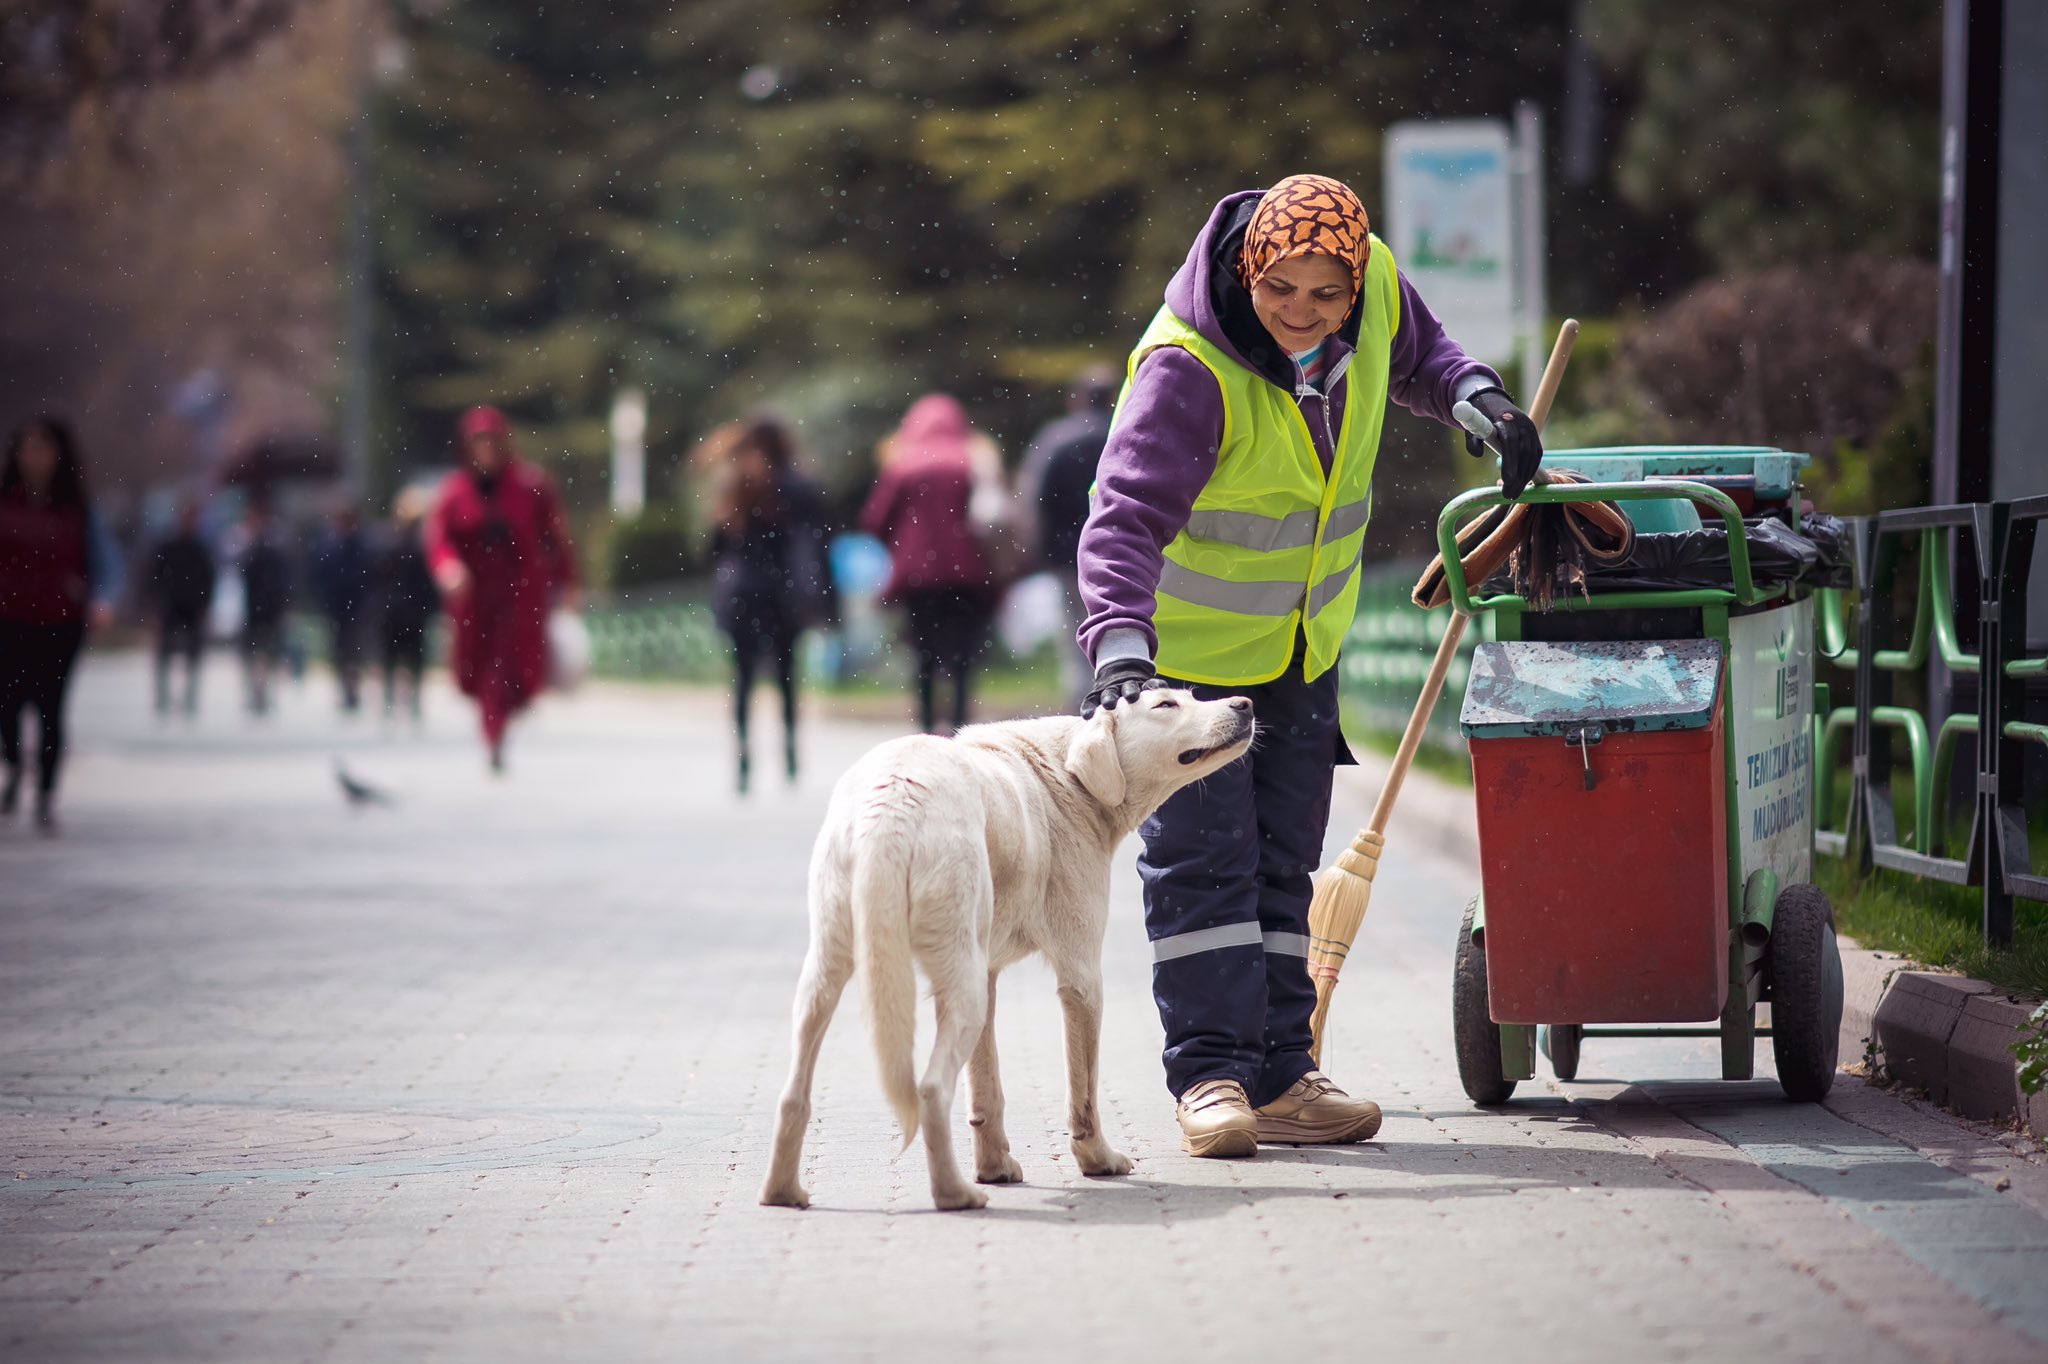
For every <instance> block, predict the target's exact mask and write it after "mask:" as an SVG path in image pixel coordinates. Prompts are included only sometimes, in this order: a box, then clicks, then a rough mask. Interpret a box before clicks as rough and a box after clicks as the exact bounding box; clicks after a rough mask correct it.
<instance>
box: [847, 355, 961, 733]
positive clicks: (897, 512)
mask: <svg viewBox="0 0 2048 1364" xmlns="http://www.w3.org/2000/svg"><path fill="white" fill-rule="evenodd" d="M885 449H886V450H887V460H886V462H885V463H884V465H883V468H882V476H881V478H880V479H879V480H878V481H877V482H876V484H875V490H874V492H873V493H872V494H870V495H869V497H868V504H867V507H866V509H865V510H863V511H862V512H861V517H860V523H861V529H863V530H865V531H867V532H868V533H869V534H870V535H875V536H879V537H880V538H881V539H882V540H884V541H886V542H887V543H888V546H889V558H890V573H889V583H888V586H887V587H886V588H884V589H883V592H882V600H884V601H885V602H900V603H902V605H903V610H904V614H905V615H906V616H908V617H909V622H910V643H911V647H912V649H914V650H915V651H916V653H917V714H918V725H919V727H920V728H921V729H923V730H924V732H925V733H927V734H936V733H938V725H937V720H936V714H937V695H936V692H937V685H938V678H939V675H940V674H941V673H944V674H946V676H948V677H949V678H950V679H951V680H952V684H953V698H952V699H953V706H952V715H953V728H954V729H956V730H957V729H959V728H960V727H961V726H963V725H965V724H966V723H967V710H968V702H969V695H968V692H969V682H970V678H971V676H972V672H973V668H974V664H975V660H976V659H978V658H979V657H980V656H981V651H982V648H983V646H984V644H985V643H986V642H987V637H988V621H989V609H990V601H989V597H990V592H991V588H992V586H993V575H992V574H991V572H990V565H989V562H988V556H987V554H986V553H984V552H983V550H982V547H981V545H980V543H979V542H978V541H977V540H976V539H975V536H974V532H973V529H972V527H971V525H970V523H969V517H968V505H969V503H970V502H971V501H972V499H973V496H974V487H975V469H974V432H973V430H972V429H971V428H970V427H969V426H968V424H967V413H966V411H965V409H963V408H962V407H961V406H960V404H959V403H957V402H955V401H954V400H953V399H951V398H949V397H947V396H946V395H944V394H943V393H933V394H928V395H927V396H925V397H922V398H919V399H918V400H917V401H916V402H915V403H912V404H911V406H910V410H909V411H908V412H906V413H905V414H904V416H903V424H902V425H901V426H899V427H898V428H897V429H896V431H895V433H894V434H893V435H891V436H890V437H889V438H888V440H887V442H886V443H885Z"/></svg>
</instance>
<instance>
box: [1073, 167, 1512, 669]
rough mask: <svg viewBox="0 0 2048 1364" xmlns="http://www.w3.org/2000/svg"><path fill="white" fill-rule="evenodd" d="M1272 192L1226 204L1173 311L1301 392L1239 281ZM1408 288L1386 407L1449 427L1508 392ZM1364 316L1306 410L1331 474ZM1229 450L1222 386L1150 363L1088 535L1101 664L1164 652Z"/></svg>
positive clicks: (1136, 380)
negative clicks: (1163, 624)
mask: <svg viewBox="0 0 2048 1364" xmlns="http://www.w3.org/2000/svg"><path fill="white" fill-rule="evenodd" d="M1263 193H1264V191H1262V190H1245V191H1241V192H1239V193H1237V194H1232V195H1229V196H1227V197H1225V198H1224V199H1223V200H1222V201H1221V202H1220V203H1218V204H1217V205H1216V209H1215V211H1214V212H1213V213H1211V214H1210V215H1209V222H1208V225H1207V226H1206V227H1204V228H1203V229H1202V233H1201V235H1200V236H1199V237H1197V238H1195V244H1194V246H1193V247H1191V248H1190V249H1189V251H1188V258H1187V262H1186V263H1185V264H1184V265H1182V266H1181V268H1180V269H1179V270H1178V271H1176V272H1175V274H1174V276H1173V279H1172V281H1171V282H1170V283H1168V284H1167V286H1166V306H1167V307H1169V308H1171V309H1172V310H1173V314H1174V316H1175V317H1178V318H1180V319H1181V320H1182V321H1183V322H1186V323H1188V324H1189V325H1191V326H1193V327H1194V328H1195V330H1196V331H1198V332H1200V333H1201V334H1202V336H1203V338H1204V339H1205V340H1207V341H1209V342H1210V343H1211V344H1213V345H1215V346H1216V347H1217V348H1219V349H1220V350H1222V352H1223V353H1224V354H1225V355H1227V356H1229V357H1230V358H1231V359H1233V360H1235V361H1237V362H1238V363H1239V364H1241V365H1243V366H1244V367H1245V368H1246V369H1248V370H1251V371H1252V372H1253V373H1255V374H1259V375H1261V376H1262V377H1264V378H1266V379H1267V380H1269V381H1270V382H1272V383H1274V384H1277V385H1279V386H1280V387H1281V388H1283V389H1285V390H1287V391H1288V392H1297V393H1298V392H1299V390H1300V389H1301V388H1302V387H1303V385H1302V384H1301V381H1300V369H1299V367H1298V366H1297V365H1296V364H1295V362H1294V359H1293V357H1292V356H1290V355H1289V354H1288V353H1287V352H1286V351H1285V350H1284V349H1282V347H1281V346H1280V344H1279V343H1278V342H1276V341H1275V340H1274V339H1273V337H1272V335H1271V334H1270V333H1269V332H1267V331H1266V329H1265V327H1264V326H1262V325H1261V324H1260V323H1259V320H1258V316H1257V314H1256V313H1254V312H1253V311H1252V301H1251V295H1250V294H1249V293H1248V292H1247V291H1246V290H1245V288H1244V286H1243V285H1242V284H1240V283H1239V282H1238V279H1237V269H1236V265H1237V257H1238V252H1239V249H1240V248H1241V247H1242V246H1243V243H1244V233H1245V228H1246V226H1247V225H1248V224H1249V223H1250V222H1251V216H1252V210H1253V209H1254V208H1256V207H1257V206H1258V202H1259V198H1260V196H1261V195H1262V194H1263ZM1399 284H1400V290H1401V320H1400V324H1399V326H1397V327H1396V328H1395V331H1394V339H1393V344H1392V346H1391V347H1390V351H1389V359H1390V364H1389V368H1388V396H1389V397H1391V398H1392V399H1393V400H1394V401H1395V402H1397V403H1399V404H1401V406H1403V407H1405V408H1407V409H1408V410H1409V411H1411V412H1415V413H1418V414H1419V415H1422V416H1425V417H1433V418H1435V419H1436V420H1437V421H1440V422H1443V423H1445V424H1446V425H1450V424H1452V422H1451V406H1452V404H1454V403H1456V402H1457V401H1458V399H1460V398H1463V397H1468V396H1470V395H1471V394H1473V393H1476V392H1478V391H1479V390H1480V389H1483V388H1502V387H1504V386H1503V385H1502V383H1501V381H1500V376H1499V375H1498V374H1495V373H1494V372H1493V371H1492V370H1491V369H1489V368H1487V367H1486V366H1485V365H1482V364H1480V363H1479V362H1478V361H1477V360H1474V359H1473V358H1472V357H1471V356H1469V355H1467V354H1465V351H1464V348H1463V347H1461V346H1459V345H1458V343H1457V342H1456V341H1454V340H1452V339H1451V338H1450V337H1449V336H1446V335H1445V334H1444V329H1443V324H1441V323H1440V322H1438V321H1437V320H1436V316H1435V314H1433V313H1431V312H1430V310H1429V308H1428V306H1427V305H1425V304H1424V303H1423V301H1422V298H1421V296H1420V295H1419V294H1417V293H1416V292H1415V290H1414V289H1413V288H1412V287H1411V286H1410V285H1409V283H1408V281H1407V280H1406V279H1401V280H1399ZM1362 314H1363V309H1362V308H1360V307H1357V306H1354V307H1353V308H1352V310H1351V314H1350V316H1348V317H1347V318H1345V319H1344V324H1343V325H1342V326H1341V327H1339V328H1338V329H1337V332H1336V333H1335V334H1334V335H1333V336H1331V337H1330V338H1329V339H1328V340H1327V341H1325V342H1324V343H1323V344H1324V345H1325V346H1326V347H1329V348H1331V349H1330V357H1329V359H1330V367H1329V370H1328V374H1329V375H1330V376H1331V377H1330V378H1329V379H1327V380H1326V383H1327V384H1328V388H1329V393H1328V396H1327V397H1325V396H1324V395H1323V394H1320V393H1314V392H1309V393H1301V394H1300V396H1299V398H1298V401H1299V403H1300V405H1301V413H1302V417H1303V419H1304V420H1305V421H1306V422H1307V423H1308V429H1309V432H1310V436H1311V438H1312V439H1313V441H1314V443H1315V447H1316V454H1317V455H1318V456H1319V457H1321V459H1322V462H1323V469H1324V471H1325V472H1328V470H1329V468H1330V461H1331V459H1332V457H1333V447H1334V445H1335V440H1334V438H1333V436H1332V433H1333V432H1336V431H1338V430H1341V429H1342V427H1343V422H1344V402H1345V398H1346V397H1347V396H1348V392H1349V385H1348V381H1347V379H1346V378H1345V377H1344V372H1345V370H1346V368H1347V367H1348V364H1349V360H1350V357H1351V354H1352V351H1353V349H1354V348H1355V347H1356V345H1357V343H1358V333H1359V324H1360V320H1361V317H1362ZM1222 441H1223V391H1222V389H1221V388H1220V387H1219V386H1218V385H1217V383H1216V379H1215V376H1214V375H1212V374H1210V373H1209V371H1208V370H1207V369H1206V368H1204V367H1203V365H1202V362H1201V361H1199V360H1197V359H1196V358H1195V357H1194V356H1193V355H1190V354H1189V353H1188V352H1187V351H1185V350H1182V349H1181V348H1179V347H1177V346H1166V347H1161V348H1160V349H1158V350H1155V351H1153V352H1152V353H1151V354H1150V355H1148V356H1146V357H1145V359H1144V361H1143V362H1142V363H1140V364H1139V366H1138V372H1137V374H1136V375H1135V376H1134V377H1133V379H1132V381H1131V388H1130V392H1129V394H1127V395H1126V396H1125V398H1124V405H1123V409H1122V411H1121V412H1120V413H1119V414H1118V416H1117V421H1116V427H1115V429H1114V430H1112V431H1111V432H1110V436H1109V443H1108V445H1107V446H1105V447H1104V448H1103V451H1102V459H1101V462H1100V463H1099V464H1098V465H1097V467H1096V492H1095V505H1094V508H1093V509H1092V510H1091V511H1090V512H1089V515H1088V524H1087V526H1086V527H1085V528H1084V529H1083V530H1082V532H1081V545H1080V551H1079V555H1078V559H1079V570H1080V580H1081V602H1082V605H1083V606H1084V607H1085V608H1086V610H1087V613H1088V614H1087V619H1086V620H1085V621H1084V622H1083V623H1082V625H1081V630H1080V635H1079V638H1080V642H1081V648H1082V650H1083V651H1084V652H1085V653H1086V654H1087V655H1088V657H1089V659H1090V660H1091V661H1093V662H1094V663H1096V664H1097V665H1100V664H1102V663H1105V662H1107V661H1109V660H1110V659H1111V658H1120V657H1131V656H1142V657H1146V658H1150V657H1152V656H1154V655H1155V654H1157V653H1158V651H1159V636H1158V632H1157V631H1155V630H1154V629H1153V626H1152V612H1153V609H1154V607H1155V605H1156V599H1155V594H1156V592H1157V590H1158V587H1159V574H1160V570H1161V567H1162V565H1163V564H1164V563H1165V561H1166V546H1167V544H1168V543H1169V542H1171V541H1172V539H1173V537H1174V536H1176V535H1178V534H1180V532H1181V529H1182V527H1184V526H1186V525H1187V523H1188V516H1189V514H1190V513H1191V512H1192V511H1193V509H1194V504H1195V497H1196V495H1197V494H1199V493H1200V492H1201V491H1202V488H1203V486H1204V485H1205V484H1207V483H1208V481H1209V478H1210V475H1212V474H1213V473H1214V472H1215V470H1216V454H1217V449H1218V447H1219V446H1220V445H1221V444H1222Z"/></svg>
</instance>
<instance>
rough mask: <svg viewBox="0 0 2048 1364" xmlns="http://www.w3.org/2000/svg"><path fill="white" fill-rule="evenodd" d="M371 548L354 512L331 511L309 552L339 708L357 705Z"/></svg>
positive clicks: (348, 508) (346, 509) (350, 708)
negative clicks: (328, 521) (324, 619)
mask: <svg viewBox="0 0 2048 1364" xmlns="http://www.w3.org/2000/svg"><path fill="white" fill-rule="evenodd" d="M370 570H371V553H370V545H369V542H368V541H367V540H365V539H364V538H363V532H362V528H361V527H360V526H359V525H358V524H357V522H356V509H355V508H354V507H353V506H350V505H347V504H343V505H341V506H338V507H336V508H335V511H334V519H333V521H332V523H331V524H330V526H329V528H328V531H327V534H326V535H325V536H323V537H322V538H321V540H320V543H319V544H318V545H317V546H316V547H315V548H314V551H313V582H314V587H315V589H316V590H317V591H318V592H319V594H320V613H321V614H322V615H324V616H325V617H327V632H328V635H327V637H328V641H329V645H330V648H331V652H332V654H333V658H334V676H335V679H336V680H337V681H339V682H340V684H341V708H342V709H343V710H344V711H351V712H352V711H354V710H355V709H356V708H357V706H359V705H360V704H361V702H362V680H363V654H364V651H365V641H364V638H363V635H364V632H365V630H366V628H367V626H368V625H369V614H370V593H371V584H370Z"/></svg>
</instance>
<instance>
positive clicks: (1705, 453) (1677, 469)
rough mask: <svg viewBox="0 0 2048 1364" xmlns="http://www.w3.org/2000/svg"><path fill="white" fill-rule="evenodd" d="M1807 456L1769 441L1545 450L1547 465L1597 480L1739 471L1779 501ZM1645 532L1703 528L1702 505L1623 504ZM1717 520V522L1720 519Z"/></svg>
mask: <svg viewBox="0 0 2048 1364" xmlns="http://www.w3.org/2000/svg"><path fill="white" fill-rule="evenodd" d="M1808 459H1809V456H1807V455H1804V454H1801V453H1799V452H1798V451H1796V450H1779V449H1777V448H1775V447H1773V446H1769V445H1609V446H1599V447H1592V448H1586V449H1577V450H1545V451H1544V452H1543V467H1545V468H1546V469H1577V470H1578V471H1579V472H1580V473H1582V474H1584V475H1585V476H1586V477H1588V478H1590V479H1592V480H1593V481H1594V482H1596V483H1641V482H1643V481H1644V480H1645V479H1652V478H1697V477H1701V476H1706V477H1714V476H1723V477H1725V476H1729V475H1733V476H1737V477H1745V478H1754V479H1755V480H1756V495H1757V496H1758V497H1759V498H1762V499H1763V500H1765V501H1779V500H1782V499H1784V498H1787V497H1790V496H1791V495H1792V489H1793V488H1794V487H1795V486H1797V484H1798V482H1799V471H1800V470H1801V469H1802V468H1804V467H1805V466H1806V464H1807V462H1808ZM1624 505H1625V506H1626V508H1627V510H1628V515H1629V519H1630V520H1631V521H1633V522H1635V527H1636V529H1637V530H1638V531H1641V532H1646V533H1647V532H1659V531H1687V530H1698V529H1699V528H1700V520H1701V518H1700V513H1699V509H1698V508H1696V507H1694V506H1693V504H1692V503H1690V502H1683V501H1676V500H1672V501H1667V500H1663V499H1659V500H1656V501H1644V502H1629V503H1626V504H1624ZM1716 524H1717V525H1718V524H1719V522H1718V521H1717V522H1716Z"/></svg>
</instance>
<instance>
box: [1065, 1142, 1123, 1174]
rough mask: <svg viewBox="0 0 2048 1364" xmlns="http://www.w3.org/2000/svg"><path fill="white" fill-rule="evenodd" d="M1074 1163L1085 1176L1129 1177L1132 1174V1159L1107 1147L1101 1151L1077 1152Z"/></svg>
mask: <svg viewBox="0 0 2048 1364" xmlns="http://www.w3.org/2000/svg"><path fill="white" fill-rule="evenodd" d="M1074 1162H1075V1163H1076V1164H1077V1165H1079V1166H1080V1167H1081V1173H1082V1174H1084V1175H1127V1174H1129V1173H1130V1172H1131V1158H1130V1157H1129V1156H1127V1155H1125V1154H1124V1153H1123V1152H1121V1151H1112V1150H1110V1149H1109V1148H1108V1147H1107V1146H1105V1147H1103V1148H1102V1149H1101V1150H1099V1151H1076V1152H1074Z"/></svg>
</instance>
